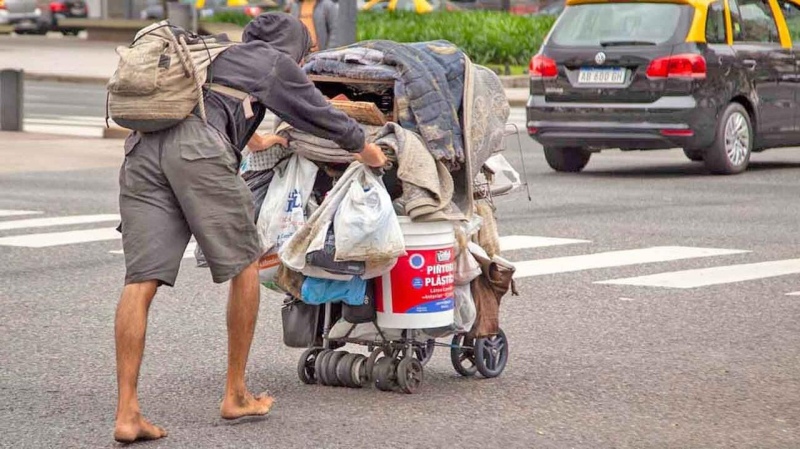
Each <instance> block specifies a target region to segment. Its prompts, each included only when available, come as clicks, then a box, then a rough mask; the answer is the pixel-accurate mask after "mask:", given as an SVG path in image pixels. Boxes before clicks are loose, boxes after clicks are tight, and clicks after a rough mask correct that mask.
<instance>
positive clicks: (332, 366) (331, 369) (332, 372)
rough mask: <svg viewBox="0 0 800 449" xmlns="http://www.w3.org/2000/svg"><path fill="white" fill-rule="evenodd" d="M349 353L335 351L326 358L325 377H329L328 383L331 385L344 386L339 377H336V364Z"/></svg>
mask: <svg viewBox="0 0 800 449" xmlns="http://www.w3.org/2000/svg"><path fill="white" fill-rule="evenodd" d="M347 354H348V353H347V352H345V351H334V352H333V353H331V355H329V356H328V359H327V360H325V377H326V378H327V379H328V385H330V386H331V387H343V386H344V384H343V383H341V382H339V378H338V377H336V366H337V365H338V364H339V360H342V358H343V357H344V356H345V355H347Z"/></svg>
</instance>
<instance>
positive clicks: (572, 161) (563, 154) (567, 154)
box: [544, 147, 592, 173]
mask: <svg viewBox="0 0 800 449" xmlns="http://www.w3.org/2000/svg"><path fill="white" fill-rule="evenodd" d="M590 157H592V153H591V152H590V151H589V150H585V149H583V148H579V147H566V148H557V147H544V158H545V159H546V160H547V165H549V166H550V168H552V169H553V170H555V171H559V172H568V173H577V172H579V171H581V170H583V167H586V164H588V163H589V158H590Z"/></svg>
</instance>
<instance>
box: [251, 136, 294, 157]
mask: <svg viewBox="0 0 800 449" xmlns="http://www.w3.org/2000/svg"><path fill="white" fill-rule="evenodd" d="M274 145H280V146H282V147H286V146H289V142H288V141H287V140H286V139H284V138H283V137H281V136H279V135H277V134H263V135H262V134H253V137H251V138H250V141H249V142H247V148H249V149H250V151H252V152H253V153H255V152H258V151H264V150H266V149H267V148H269V147H271V146H274Z"/></svg>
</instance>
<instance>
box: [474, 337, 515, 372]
mask: <svg viewBox="0 0 800 449" xmlns="http://www.w3.org/2000/svg"><path fill="white" fill-rule="evenodd" d="M506 363H508V339H507V338H506V334H505V333H504V332H503V331H502V329H501V330H500V332H498V333H497V335H493V336H491V337H486V338H479V339H478V340H477V341H476V342H475V366H476V367H477V368H478V371H479V372H480V373H481V376H483V377H486V378H489V379H491V378H493V377H497V376H499V375H500V374H501V373H502V372H503V370H504V369H505V368H506Z"/></svg>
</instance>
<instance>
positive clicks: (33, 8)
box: [0, 0, 42, 33]
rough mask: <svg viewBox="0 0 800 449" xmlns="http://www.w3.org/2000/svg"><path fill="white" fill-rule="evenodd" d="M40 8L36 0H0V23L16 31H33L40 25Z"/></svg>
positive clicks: (38, 28) (36, 30)
mask: <svg viewBox="0 0 800 449" xmlns="http://www.w3.org/2000/svg"><path fill="white" fill-rule="evenodd" d="M41 20H42V10H41V9H40V8H39V6H38V5H37V4H36V0H0V25H11V26H12V27H13V28H14V31H16V32H18V33H29V32H32V33H35V32H38V31H39V30H40V29H41V27H42V22H41Z"/></svg>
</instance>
